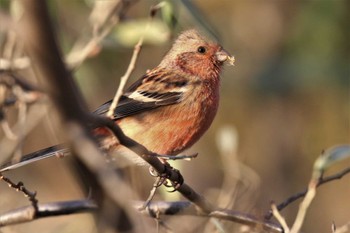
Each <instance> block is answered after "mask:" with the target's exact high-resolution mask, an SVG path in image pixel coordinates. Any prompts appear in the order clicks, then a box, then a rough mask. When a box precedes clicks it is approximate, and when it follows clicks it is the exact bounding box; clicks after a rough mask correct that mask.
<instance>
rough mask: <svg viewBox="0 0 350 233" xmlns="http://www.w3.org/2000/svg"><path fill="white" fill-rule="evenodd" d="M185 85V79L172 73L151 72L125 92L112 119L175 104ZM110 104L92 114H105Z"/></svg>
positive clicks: (179, 99) (180, 99) (162, 71)
mask: <svg viewBox="0 0 350 233" xmlns="http://www.w3.org/2000/svg"><path fill="white" fill-rule="evenodd" d="M186 84H187V80H186V78H185V77H183V76H181V75H177V74H174V73H173V72H172V73H169V72H165V71H164V70H155V71H151V72H149V73H147V74H146V75H144V76H143V77H141V79H139V80H138V81H136V82H135V83H134V84H133V85H131V86H130V87H129V88H128V89H127V90H126V92H125V94H124V95H123V96H122V97H121V98H120V101H119V103H118V106H117V108H116V109H115V111H114V115H113V116H114V119H115V120H118V119H121V118H124V117H128V116H132V115H135V114H138V113H141V112H145V111H149V110H152V109H155V108H159V107H161V106H167V105H172V104H177V103H179V102H181V101H182V96H183V93H184V91H185V90H186ZM111 103H112V100H110V101H108V102H106V103H105V104H103V105H102V106H100V107H99V108H98V109H97V110H96V111H95V112H94V113H95V114H100V115H102V114H105V113H106V112H107V111H108V110H109V107H110V105H111Z"/></svg>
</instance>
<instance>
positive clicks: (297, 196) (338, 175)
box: [265, 167, 350, 219]
mask: <svg viewBox="0 0 350 233" xmlns="http://www.w3.org/2000/svg"><path fill="white" fill-rule="evenodd" d="M348 173H350V167H348V168H345V169H344V170H342V171H340V172H338V173H336V174H334V175H331V176H327V177H321V178H320V179H319V181H318V183H317V185H316V188H318V187H320V186H321V185H324V184H326V183H328V182H331V181H334V180H339V179H341V178H342V177H343V176H345V175H346V174H348ZM307 191H308V189H305V190H304V191H302V192H299V193H297V194H294V195H293V196H291V197H288V198H287V199H286V200H285V201H283V202H282V203H280V204H278V205H277V210H278V211H281V210H283V209H284V208H286V207H287V206H288V205H289V204H291V203H293V202H295V201H296V200H298V199H300V198H302V197H305V195H306V193H307ZM272 216H273V214H272V210H271V209H270V210H269V211H268V212H267V213H266V215H265V219H271V217H272Z"/></svg>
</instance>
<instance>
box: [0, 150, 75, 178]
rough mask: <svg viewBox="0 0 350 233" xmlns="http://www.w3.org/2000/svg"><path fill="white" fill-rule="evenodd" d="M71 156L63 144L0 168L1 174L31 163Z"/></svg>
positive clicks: (26, 156) (28, 155)
mask: <svg viewBox="0 0 350 233" xmlns="http://www.w3.org/2000/svg"><path fill="white" fill-rule="evenodd" d="M69 154H70V151H69V150H68V149H67V147H66V146H65V145H63V144H61V145H56V146H51V147H48V148H45V149H42V150H39V151H36V152H33V153H30V154H27V155H25V156H23V157H22V158H21V160H20V161H19V162H9V163H6V164H4V165H1V166H0V172H5V171H9V170H13V169H16V168H19V167H22V166H25V165H27V164H30V163H34V162H36V161H39V160H42V159H46V158H50V157H53V156H56V157H65V156H67V155H69Z"/></svg>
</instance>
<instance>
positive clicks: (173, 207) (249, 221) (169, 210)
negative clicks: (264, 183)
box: [135, 201, 283, 232]
mask: <svg viewBox="0 0 350 233" xmlns="http://www.w3.org/2000/svg"><path fill="white" fill-rule="evenodd" d="M142 206H143V202H135V207H136V208H137V209H141V207H142ZM141 212H142V213H143V214H146V215H149V216H151V217H155V216H162V215H191V216H199V217H213V218H218V219H223V220H228V221H232V222H238V223H241V224H244V225H248V226H252V227H258V226H261V227H262V228H264V229H265V230H268V231H269V232H283V229H282V228H281V227H280V226H279V225H277V224H275V223H272V222H266V221H261V220H259V219H256V218H254V217H253V216H250V215H247V214H242V213H239V212H235V211H232V210H227V209H215V210H214V209H213V210H212V211H211V212H208V213H204V212H203V211H201V210H200V209H198V208H197V207H196V206H195V205H193V203H191V202H188V201H177V202H164V201H158V202H155V201H153V202H151V203H150V204H149V205H148V206H147V208H146V209H144V210H142V209H141Z"/></svg>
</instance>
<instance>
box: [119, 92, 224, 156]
mask: <svg viewBox="0 0 350 233" xmlns="http://www.w3.org/2000/svg"><path fill="white" fill-rule="evenodd" d="M217 89H218V88H209V89H208V88H206V87H205V86H204V87H203V88H198V89H195V90H193V91H192V92H191V93H190V94H188V95H185V96H184V99H183V100H182V101H181V102H180V103H179V104H174V105H169V106H164V107H160V108H158V109H155V110H152V111H149V112H145V113H141V114H138V115H135V116H132V117H127V118H124V119H122V120H120V121H119V123H118V124H119V125H120V127H121V128H122V129H123V131H124V133H125V134H126V135H127V136H129V137H131V138H133V139H134V140H136V141H137V142H139V143H140V144H142V145H144V146H146V147H147V148H148V149H149V150H151V151H153V152H156V153H158V154H168V155H173V154H178V153H180V152H181V151H183V150H185V149H187V148H189V147H190V146H192V145H193V144H194V143H195V142H196V141H198V139H199V138H200V137H201V136H202V135H203V134H204V133H205V131H206V130H207V129H208V128H209V126H210V125H211V123H212V121H213V119H214V117H215V115H216V112H217V108H218V101H219V94H218V93H219V92H218V90H217Z"/></svg>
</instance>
